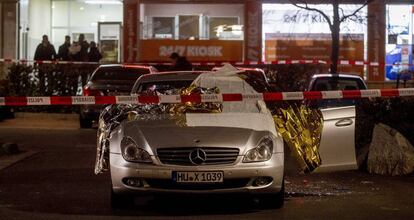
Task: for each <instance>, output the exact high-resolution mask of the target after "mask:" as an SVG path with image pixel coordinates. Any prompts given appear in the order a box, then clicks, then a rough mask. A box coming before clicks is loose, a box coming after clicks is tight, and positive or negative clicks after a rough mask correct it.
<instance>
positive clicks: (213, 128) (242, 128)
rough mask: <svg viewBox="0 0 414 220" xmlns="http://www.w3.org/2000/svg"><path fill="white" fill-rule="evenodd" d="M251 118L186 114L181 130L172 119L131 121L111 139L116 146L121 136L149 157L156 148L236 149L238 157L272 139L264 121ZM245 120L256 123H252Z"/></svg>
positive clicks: (228, 115) (178, 124)
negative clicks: (115, 142)
mask: <svg viewBox="0 0 414 220" xmlns="http://www.w3.org/2000/svg"><path fill="white" fill-rule="evenodd" d="M254 115H256V116H257V115H260V114H247V115H246V114H243V116H244V118H243V116H241V115H240V114H236V115H233V114H224V115H222V114H187V116H186V117H185V119H186V125H185V126H183V125H182V123H177V122H179V121H177V120H174V119H159V120H133V121H128V122H124V123H122V125H121V126H120V128H119V131H118V132H115V134H117V135H116V136H118V135H119V136H118V137H114V138H115V139H118V141H119V142H120V140H119V139H122V136H128V137H131V138H132V139H133V140H134V141H135V142H136V144H137V145H138V146H140V147H143V148H145V149H147V150H148V151H149V152H152V153H151V154H152V155H155V154H156V149H157V148H175V147H228V148H239V150H240V151H239V152H240V154H244V153H245V151H246V149H249V148H251V147H255V146H257V144H258V142H259V141H260V139H261V138H262V137H263V136H269V135H271V136H274V135H272V134H273V131H271V129H269V128H268V125H267V121H257V119H258V118H257V117H255V116H254ZM223 117H224V118H225V119H223ZM233 117H237V119H238V121H235V120H233ZM249 118H250V119H251V120H256V122H255V123H252V122H251V121H250V120H249ZM259 118H262V119H265V118H263V117H260V116H259ZM241 119H242V120H241ZM241 121H245V122H244V123H243V122H241ZM271 123H272V124H273V122H271ZM272 128H273V129H274V124H273V126H272ZM113 151H117V150H115V149H111V152H113Z"/></svg>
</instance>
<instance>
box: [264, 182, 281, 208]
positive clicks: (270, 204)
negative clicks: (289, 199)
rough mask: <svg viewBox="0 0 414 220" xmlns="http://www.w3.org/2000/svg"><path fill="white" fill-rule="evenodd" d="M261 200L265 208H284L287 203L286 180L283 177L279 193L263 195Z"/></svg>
mask: <svg viewBox="0 0 414 220" xmlns="http://www.w3.org/2000/svg"><path fill="white" fill-rule="evenodd" d="M259 202H260V205H261V207H263V208H272V209H274V208H276V209H278V208H282V207H283V205H284V203H285V180H284V179H283V181H282V188H281V189H280V191H279V192H278V193H276V194H266V195H262V196H261V197H259Z"/></svg>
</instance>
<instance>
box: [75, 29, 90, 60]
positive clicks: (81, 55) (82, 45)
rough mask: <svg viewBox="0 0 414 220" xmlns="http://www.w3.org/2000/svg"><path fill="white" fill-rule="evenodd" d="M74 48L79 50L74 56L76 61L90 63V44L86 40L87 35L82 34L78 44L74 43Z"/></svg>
mask: <svg viewBox="0 0 414 220" xmlns="http://www.w3.org/2000/svg"><path fill="white" fill-rule="evenodd" d="M73 44H74V46H75V47H76V48H78V49H76V50H77V52H76V53H75V54H74V55H73V58H74V60H76V61H85V62H86V61H88V49H89V43H88V42H87V41H86V40H85V35H84V34H80V35H79V38H78V42H75V43H73Z"/></svg>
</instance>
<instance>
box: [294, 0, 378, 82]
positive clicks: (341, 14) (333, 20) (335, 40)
mask: <svg viewBox="0 0 414 220" xmlns="http://www.w3.org/2000/svg"><path fill="white" fill-rule="evenodd" d="M372 1H374V0H361V4H362V5H361V6H360V7H358V8H357V9H355V10H354V11H353V12H351V13H350V14H345V11H344V10H343V8H341V7H340V6H339V3H340V0H331V1H330V3H329V4H331V5H332V9H333V16H332V17H331V16H329V15H328V14H326V13H325V12H324V11H322V10H321V9H318V8H316V7H311V6H309V1H307V0H290V2H291V4H293V5H294V6H296V7H298V8H300V9H304V10H308V11H314V12H317V13H319V14H320V15H321V16H322V17H323V18H324V19H325V21H326V22H327V23H328V25H329V29H330V31H331V38H332V51H331V66H330V69H331V70H330V72H331V73H332V74H336V73H337V70H338V60H339V47H340V45H339V40H340V39H339V38H340V31H341V23H342V22H345V21H346V20H355V19H357V18H358V13H359V12H360V11H361V10H362V9H363V8H364V7H365V6H367V5H368V4H369V3H371V2H372Z"/></svg>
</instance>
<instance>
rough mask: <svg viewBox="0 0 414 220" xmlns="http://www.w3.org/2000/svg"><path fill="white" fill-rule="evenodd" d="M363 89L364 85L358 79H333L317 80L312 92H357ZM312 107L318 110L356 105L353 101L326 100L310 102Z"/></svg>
mask: <svg viewBox="0 0 414 220" xmlns="http://www.w3.org/2000/svg"><path fill="white" fill-rule="evenodd" d="M359 89H365V85H363V84H362V83H361V80H358V79H352V78H349V79H333V78H332V77H331V78H320V79H317V80H316V82H315V84H314V86H313V88H312V91H333V90H359ZM310 103H311V104H310V105H312V106H317V107H319V108H322V109H324V108H332V107H342V106H352V105H355V104H356V101H355V100H354V99H327V100H315V101H311V102H310Z"/></svg>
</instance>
